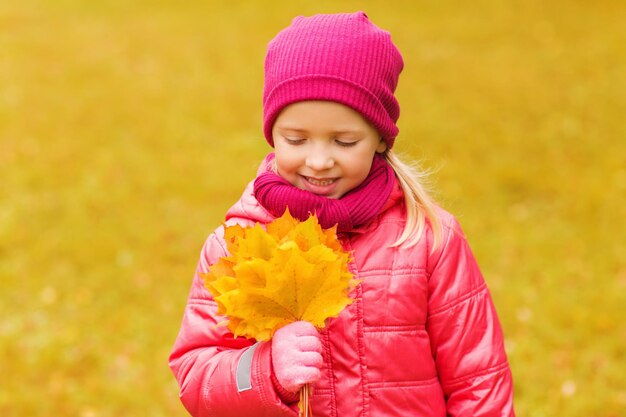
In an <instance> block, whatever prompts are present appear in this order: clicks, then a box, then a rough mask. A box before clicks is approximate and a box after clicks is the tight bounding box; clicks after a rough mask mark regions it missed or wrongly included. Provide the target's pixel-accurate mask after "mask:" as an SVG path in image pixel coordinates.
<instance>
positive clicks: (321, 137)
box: [272, 101, 387, 198]
mask: <svg viewBox="0 0 626 417" xmlns="http://www.w3.org/2000/svg"><path fill="white" fill-rule="evenodd" d="M272 136H273V139H274V147H275V153H276V159H275V161H276V168H277V172H278V174H279V175H280V176H282V177H283V178H285V179H286V180H287V181H289V182H290V183H291V184H292V185H294V186H296V187H298V188H300V189H303V190H307V191H310V192H312V193H314V194H318V195H322V196H325V197H329V198H341V197H342V196H343V195H344V194H346V193H347V192H349V191H350V190H352V189H353V188H355V187H357V186H358V185H359V184H361V183H362V182H363V181H364V180H365V178H367V175H368V174H369V171H370V168H371V166H372V160H373V159H374V155H375V154H376V152H384V151H385V149H386V148H387V145H386V144H385V142H384V141H382V140H381V138H380V135H379V134H378V132H377V131H376V129H375V128H374V127H373V126H372V125H371V124H370V123H368V122H367V121H366V120H365V119H364V118H363V116H361V114H360V113H358V112H356V111H355V110H353V109H352V108H350V107H348V106H344V105H343V104H339V103H336V102H332V101H301V102H297V103H294V104H291V105H289V106H287V107H285V109H284V110H283V111H282V112H281V113H280V115H279V116H278V118H277V119H276V122H275V123H274V127H273V129H272Z"/></svg>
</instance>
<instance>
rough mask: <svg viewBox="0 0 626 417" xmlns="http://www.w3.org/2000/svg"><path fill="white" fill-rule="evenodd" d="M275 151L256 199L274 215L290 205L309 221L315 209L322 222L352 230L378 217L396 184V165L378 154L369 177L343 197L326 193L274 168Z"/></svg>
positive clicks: (268, 159)
mask: <svg viewBox="0 0 626 417" xmlns="http://www.w3.org/2000/svg"><path fill="white" fill-rule="evenodd" d="M273 159H274V154H273V153H270V154H269V155H268V156H267V157H266V158H265V163H266V171H265V172H262V173H261V174H259V175H258V176H257V178H256V179H255V181H254V194H255V197H256V199H257V200H258V201H259V203H261V205H262V206H263V207H265V209H266V210H267V211H269V212H270V213H271V214H272V215H273V216H276V217H279V216H282V215H283V213H284V212H285V209H286V208H287V207H289V212H290V213H291V215H292V216H294V217H295V218H296V219H298V220H300V221H305V220H306V219H308V218H309V216H310V214H311V213H315V214H316V215H317V217H318V219H319V222H320V225H321V226H322V227H323V228H325V229H328V228H331V227H333V226H334V225H337V231H338V232H349V231H351V230H352V229H354V228H355V227H357V226H361V225H364V224H366V223H367V222H368V221H370V220H371V219H373V218H374V216H376V215H377V214H378V213H379V212H380V211H381V209H382V207H383V206H384V204H385V203H386V202H387V200H388V199H389V196H390V194H391V191H392V190H393V189H394V187H395V184H396V179H395V173H394V171H393V168H391V166H390V165H389V164H388V163H387V161H386V160H385V158H384V157H383V156H382V155H380V154H376V156H374V161H373V162H372V168H371V169H370V172H369V174H368V176H367V177H366V178H365V180H364V181H363V182H362V183H361V184H360V185H359V186H358V187H356V188H354V189H352V190H351V191H349V192H348V193H346V194H345V195H344V196H343V197H341V198H339V199H332V198H327V197H323V196H320V195H317V194H314V193H311V192H309V191H306V190H301V189H299V188H297V187H294V186H293V185H291V184H290V183H289V182H288V181H287V180H285V179H284V178H282V177H281V176H280V175H278V174H276V173H275V172H274V171H272V160H273Z"/></svg>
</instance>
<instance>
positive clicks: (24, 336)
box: [0, 0, 626, 417]
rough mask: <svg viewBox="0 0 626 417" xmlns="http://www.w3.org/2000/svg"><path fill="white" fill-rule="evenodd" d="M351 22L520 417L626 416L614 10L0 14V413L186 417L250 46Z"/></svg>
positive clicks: (248, 153)
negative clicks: (462, 251)
mask: <svg viewBox="0 0 626 417" xmlns="http://www.w3.org/2000/svg"><path fill="white" fill-rule="evenodd" d="M359 9H361V10H365V11H366V12H367V13H368V15H369V16H370V18H371V19H372V20H373V21H374V22H375V23H376V24H377V25H379V26H381V27H383V28H385V29H387V30H389V31H391V33H392V36H393V39H394V41H395V42H396V44H397V45H398V47H399V48H400V50H401V51H402V53H403V55H404V59H405V63H406V65H405V71H404V73H403V74H402V76H401V79H400V85H399V88H398V92H397V96H398V98H399V100H400V103H401V106H402V114H401V117H400V121H399V127H400V131H401V133H400V136H399V137H398V140H397V142H396V143H397V149H398V150H399V151H400V152H402V153H405V154H409V155H411V156H413V157H414V158H416V159H419V160H420V161H421V163H422V165H423V167H424V168H426V169H431V170H433V176H432V180H433V186H434V189H435V190H436V197H437V199H438V201H439V202H440V203H441V204H442V205H443V206H444V207H445V208H447V209H448V210H450V211H452V212H453V213H454V214H455V215H457V216H458V218H459V219H460V221H461V223H462V225H463V227H464V229H465V231H466V233H467V235H468V237H469V240H470V243H471V245H472V247H473V249H474V251H475V254H476V256H477V258H478V261H479V263H480V265H481V268H482V270H483V273H484V275H485V277H486V280H487V283H488V285H489V287H490V288H491V292H492V295H493V297H494V301H495V303H496V306H497V308H498V312H499V314H500V318H501V320H502V323H503V326H504V331H505V335H506V343H507V351H508V354H509V359H510V362H511V366H512V369H513V374H514V378H515V394H516V409H517V413H518V415H520V416H524V415H528V416H533V417H541V416H554V415H560V416H575V417H578V416H581V417H582V416H597V417H617V416H624V415H626V376H625V375H626V374H625V373H624V370H625V369H626V310H625V309H624V305H626V238H625V237H624V235H625V234H626V128H625V126H626V124H625V123H624V116H625V115H626V75H625V74H626V25H624V21H626V19H625V18H626V3H625V2H624V1H620V0H615V1H609V0H599V1H594V2H591V1H583V0H571V1H567V0H554V1H551V2H545V1H538V0H529V1H522V0H518V1H496V0H475V1H472V2H465V3H463V2H454V1H449V0H445V1H444V0H442V1H384V2H383V1H377V2H374V1H359V2H357V1H341V0H339V1H328V0H326V1H324V0H322V1H316V2H311V1H307V2H305V1H282V0H277V1H272V2H263V3H261V2H246V1H237V0H232V1H228V2H218V1H199V0H189V1H185V2H168V1H164V0H137V1H123V0H103V1H98V2H88V1H78V0H57V1H54V0H20V1H9V0H4V1H0V289H1V290H0V291H1V292H0V297H1V298H0V376H1V377H2V381H1V382H0V415H2V416H4V417H13V416H19V417H24V416H33V417H35V416H61V417H64V416H67V417H69V416H72V417H107V416H111V417H112V416H185V415H186V412H185V411H184V409H183V407H182V405H180V403H179V400H178V398H177V392H178V390H177V386H176V384H175V382H174V378H173V376H172V375H171V374H170V371H169V369H168V367H167V356H168V354H169V351H170V349H171V346H172V343H173V342H174V339H175V337H176V333H177V331H178V326H179V323H180V319H181V317H182V313H183V308H184V305H185V301H186V296H187V292H188V290H189V285H190V283H191V278H192V276H193V271H194V269H195V265H196V261H197V259H198V255H199V251H200V248H201V245H202V243H203V241H204V239H205V238H206V236H207V235H208V234H209V233H210V231H211V230H212V229H214V228H215V227H216V226H218V225H219V224H220V222H221V221H222V218H223V215H224V212H225V210H226V209H227V208H228V207H229V206H230V205H231V204H232V203H233V202H234V201H235V200H236V199H237V197H238V196H239V195H240V192H241V191H242V189H243V187H244V185H245V184H246V183H247V181H249V180H250V179H251V178H252V176H253V175H254V172H255V170H256V167H257V164H258V163H259V161H260V160H261V158H262V157H263V156H264V155H265V153H266V152H267V151H268V150H269V148H268V146H267V144H266V143H265V141H264V139H263V137H262V133H261V115H262V108H261V89H262V82H263V72H262V71H263V57H264V53H265V46H266V44H267V42H268V41H269V40H270V39H271V38H272V37H273V36H274V35H275V34H276V32H278V31H279V30H280V29H282V28H283V27H285V26H286V25H288V24H289V22H290V21H291V19H292V18H293V17H294V16H296V15H298V14H304V15H310V14H314V13H321V12H345V11H355V10H359Z"/></svg>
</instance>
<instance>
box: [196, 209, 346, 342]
mask: <svg viewBox="0 0 626 417" xmlns="http://www.w3.org/2000/svg"><path fill="white" fill-rule="evenodd" d="M224 237H225V240H226V244H227V248H228V251H229V253H230V255H229V256H225V257H223V258H220V259H219V261H218V262H217V263H215V264H214V265H213V266H211V267H210V269H209V272H208V273H207V274H205V275H204V280H205V286H206V288H207V289H208V290H209V291H210V292H211V294H212V295H213V298H214V299H215V301H216V302H217V305H218V314H220V315H223V316H226V317H227V318H228V328H229V330H230V331H231V332H233V334H234V335H235V336H245V337H248V338H254V339H256V340H269V339H270V338H271V337H272V335H273V334H274V332H275V331H276V330H278V329H279V328H280V327H282V326H284V325H286V324H288V323H291V322H294V321H299V320H305V321H308V322H310V323H312V324H313V325H314V326H316V327H318V328H322V327H324V325H325V322H326V320H327V319H328V318H331V317H337V316H338V315H339V313H340V312H341V311H342V310H343V309H344V308H345V307H346V306H347V305H348V304H350V303H351V302H352V301H353V300H352V298H350V297H349V296H348V294H349V292H350V291H351V290H352V289H353V288H354V287H355V286H356V285H357V283H358V281H357V280H355V279H354V277H353V275H352V273H351V272H350V271H349V269H348V264H349V262H350V254H349V253H348V252H346V251H345V250H344V249H343V247H342V246H341V243H340V242H339V240H338V239H337V235H336V232H335V228H331V229H327V230H324V229H322V227H321V226H320V225H319V223H318V221H317V218H316V217H315V216H311V217H310V218H309V219H308V220H306V221H304V222H300V221H298V220H296V219H294V218H293V217H292V216H291V214H290V213H289V211H288V210H287V211H285V214H284V215H283V216H282V217H280V218H278V219H276V220H274V221H273V222H271V223H269V224H268V225H267V227H266V230H264V229H263V228H262V227H261V226H260V225H259V224H257V225H255V226H254V227H248V228H243V227H241V226H231V227H227V228H226V229H225V234H224Z"/></svg>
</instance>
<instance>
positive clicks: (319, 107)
mask: <svg viewBox="0 0 626 417" xmlns="http://www.w3.org/2000/svg"><path fill="white" fill-rule="evenodd" d="M368 125H369V123H368V122H367V121H366V120H365V119H364V118H363V117H362V116H361V114H360V113H358V112H357V111H355V110H353V109H352V108H350V107H348V106H345V105H343V104H340V103H336V102H330V101H302V102H298V103H293V104H290V105H289V106H287V107H285V108H284V109H283V110H282V111H281V113H280V114H279V116H278V118H277V119H276V122H275V124H274V126H275V127H277V128H279V129H281V130H289V131H294V132H301V131H309V130H311V129H318V128H320V127H324V128H326V129H327V130H332V131H333V133H338V134H339V133H353V132H356V131H362V130H363V129H364V128H366V126H368Z"/></svg>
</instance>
